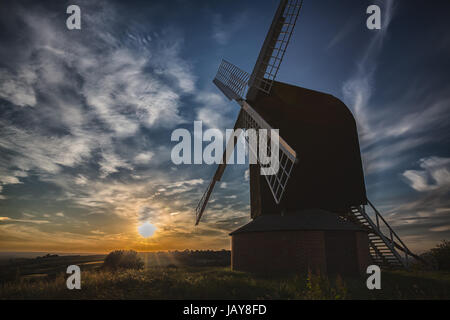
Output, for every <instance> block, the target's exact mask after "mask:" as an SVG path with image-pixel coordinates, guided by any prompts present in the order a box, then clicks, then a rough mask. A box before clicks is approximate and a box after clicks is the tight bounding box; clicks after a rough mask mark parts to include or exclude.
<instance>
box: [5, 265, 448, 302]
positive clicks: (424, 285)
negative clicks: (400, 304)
mask: <svg viewBox="0 0 450 320" xmlns="http://www.w3.org/2000/svg"><path fill="white" fill-rule="evenodd" d="M65 276H66V275H65V274H64V273H60V274H58V275H57V276H56V278H54V279H46V280H43V279H39V278H37V279H33V280H32V281H29V280H26V279H23V278H22V279H21V280H18V281H15V282H9V283H4V284H2V285H0V299H450V273H442V272H439V273H437V272H419V271H416V272H406V271H401V272H400V271H396V272H386V271H384V272H383V273H382V278H381V285H382V290H368V289H367V287H366V284H365V283H366V278H365V277H361V278H346V279H342V278H340V277H336V278H332V279H327V278H325V277H321V276H317V275H291V276H279V277H273V276H270V277H269V276H263V275H259V276H258V275H252V274H248V273H243V272H235V271H231V270H230V269H229V268H211V267H204V268H201V267H196V268H193V267H191V268H189V267H181V268H168V267H150V268H147V269H144V270H122V271H118V272H106V271H101V270H93V269H90V270H83V267H82V278H81V290H68V289H67V288H66V283H65V281H66V280H65Z"/></svg>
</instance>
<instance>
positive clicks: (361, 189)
mask: <svg viewBox="0 0 450 320" xmlns="http://www.w3.org/2000/svg"><path fill="white" fill-rule="evenodd" d="M302 2H303V1H301V0H282V1H280V4H279V6H278V9H277V11H276V13H275V17H274V19H273V21H272V24H271V26H270V29H269V31H268V34H267V36H266V38H265V40H264V43H263V46H262V49H261V52H260V53H259V56H258V58H257V61H256V64H255V67H254V70H253V72H252V73H251V74H248V73H247V72H245V71H243V70H241V69H239V68H238V67H236V66H235V65H233V64H231V63H229V62H227V61H225V60H223V61H222V63H221V64H220V66H219V70H218V72H217V75H216V77H215V79H214V80H213V82H214V84H215V85H216V86H217V87H218V88H219V89H220V91H222V93H223V94H224V95H225V96H226V97H227V98H228V99H230V100H234V101H236V102H237V103H238V104H239V106H240V107H241V110H240V113H239V115H238V118H237V120H236V123H235V129H238V128H240V129H244V130H249V129H255V130H258V129H266V130H270V129H278V133H279V135H277V136H276V138H277V140H278V141H279V144H278V146H279V158H278V160H279V161H278V163H279V170H278V171H277V172H276V173H274V174H265V175H262V174H261V170H262V169H264V168H265V167H266V164H262V163H261V162H257V163H255V164H250V165H249V167H250V211H251V212H250V215H251V218H252V221H251V222H249V223H248V224H246V225H244V226H242V227H241V228H239V229H237V230H235V231H233V232H232V233H231V236H232V239H231V247H232V268H233V269H235V270H246V271H266V272H267V271H269V272H270V271H298V270H308V269H309V270H320V271H321V272H325V273H340V274H348V273H362V272H365V270H366V267H367V265H369V264H371V263H376V264H378V265H380V266H382V267H386V268H396V267H405V266H406V265H407V263H408V260H407V259H408V256H415V255H413V254H412V253H411V252H410V250H409V249H408V248H407V247H406V246H405V244H404V243H403V242H402V241H401V239H400V238H399V237H398V236H397V234H396V233H395V232H394V231H393V229H392V228H391V227H390V226H389V225H388V224H387V222H386V221H385V220H384V219H383V217H382V216H381V215H380V214H379V212H378V211H377V210H376V209H375V207H373V205H372V204H371V203H370V202H369V201H368V200H367V197H366V189H365V184H364V173H363V168H362V162H361V154H360V148H359V141H358V133H357V128H356V122H355V119H354V118H353V115H352V113H351V112H350V110H349V109H348V108H347V107H346V106H345V104H344V103H342V102H341V101H340V100H339V99H337V98H335V97H333V96H332V95H329V94H326V93H322V92H318V91H313V90H309V89H305V88H301V87H297V86H293V85H289V84H285V83H281V82H278V81H275V78H276V76H277V73H278V70H279V68H280V65H281V62H282V61H283V57H284V55H285V52H286V49H287V46H288V44H289V41H290V39H291V36H292V34H293V30H294V27H295V24H296V22H297V18H298V15H299V13H300V9H301V7H302ZM273 138H275V136H274V135H269V138H268V141H267V145H266V146H265V147H267V148H270V147H271V142H272V139H273ZM247 139H248V136H247ZM235 143H236V139H235V137H232V138H231V139H230V140H229V141H228V143H227V146H226V150H225V152H224V155H223V158H222V159H223V161H222V163H221V164H219V165H218V168H217V170H216V173H215V174H214V176H213V179H212V180H211V182H210V184H209V185H208V188H207V190H206V191H205V193H204V194H203V197H202V198H201V200H200V202H199V204H198V206H197V208H196V224H198V223H199V222H200V219H201V218H202V216H203V213H204V212H205V209H206V206H207V203H208V200H209V198H210V195H211V193H212V191H213V189H214V186H215V184H216V182H217V181H220V180H221V178H222V175H223V174H224V171H225V168H226V166H227V161H228V158H229V156H230V154H231V152H230V150H232V149H234V145H235ZM249 149H250V150H249V152H250V153H253V154H254V156H255V157H256V158H257V159H258V160H259V157H258V152H257V150H252V149H251V148H249ZM270 152H271V150H270V149H269V153H270ZM366 208H367V209H369V210H371V211H373V212H372V213H371V214H370V213H369V210H367V211H366ZM403 255H404V256H403Z"/></svg>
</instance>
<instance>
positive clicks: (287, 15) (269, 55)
mask: <svg viewBox="0 0 450 320" xmlns="http://www.w3.org/2000/svg"><path fill="white" fill-rule="evenodd" d="M302 4H303V0H282V1H281V2H280V5H279V6H278V9H277V12H276V13H275V17H274V18H273V21H272V25H271V26H270V29H269V32H268V33H267V36H266V39H265V40H264V43H263V46H262V48H261V51H260V53H259V56H258V59H257V60H256V64H255V67H254V68H253V72H252V75H251V77H250V82H249V84H250V87H256V88H258V89H259V90H261V91H263V92H265V93H270V90H271V88H272V85H273V82H274V80H275V78H276V76H277V74H278V70H279V69H280V65H281V62H282V61H283V58H284V54H285V52H286V49H287V46H288V44H289V41H290V39H291V36H292V32H293V31H294V27H295V23H296V22H297V18H298V15H299V13H300V9H301V7H302Z"/></svg>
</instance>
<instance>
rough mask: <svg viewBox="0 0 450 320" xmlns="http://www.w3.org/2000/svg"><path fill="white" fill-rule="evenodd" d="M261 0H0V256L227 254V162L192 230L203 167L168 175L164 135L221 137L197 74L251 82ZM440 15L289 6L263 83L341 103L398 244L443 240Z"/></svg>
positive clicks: (242, 213) (357, 5)
mask: <svg viewBox="0 0 450 320" xmlns="http://www.w3.org/2000/svg"><path fill="white" fill-rule="evenodd" d="M374 3H377V4H379V5H380V7H381V10H382V24H383V28H382V30H379V31H374V30H368V29H367V28H366V19H367V17H368V15H367V14H366V13H365V12H366V8H367V6H368V5H370V4H374ZM69 4H78V5H79V6H80V7H81V21H82V22H81V23H82V29H81V30H68V29H67V28H66V19H67V17H68V15H67V14H66V8H67V6H68V5H69ZM277 5H278V0H270V1H269V0H265V1H254V0H227V1H212V0H195V1H194V0H191V1H187V0H171V1H120V2H119V1H97V0H96V1H70V2H65V1H11V0H6V1H5V0H2V1H1V4H0V9H1V10H0V251H48V252H108V251H111V250H113V249H119V248H120V249H121V248H126V249H135V250H139V251H155V250H175V249H178V250H184V249H186V248H188V249H222V248H226V249H228V248H229V236H228V233H229V232H230V231H232V230H234V229H236V228H237V227H239V226H241V225H243V224H244V223H246V222H248V221H249V208H250V207H249V187H248V175H247V174H246V170H247V167H246V166H245V165H234V166H228V168H227V170H226V172H225V175H224V177H223V181H222V183H220V184H219V185H218V186H217V189H216V190H215V192H214V194H213V196H212V198H211V201H210V202H209V206H208V209H207V211H206V213H205V215H204V219H203V221H202V223H201V224H200V225H199V226H197V227H195V226H194V217H195V214H194V209H195V207H196V205H197V202H198V201H199V199H200V197H201V195H202V194H203V192H204V190H205V189H206V187H207V185H208V183H209V180H210V179H211V177H212V175H213V173H214V171H215V166H207V165H180V166H176V165H174V164H173V163H172V162H171V158H170V152H171V149H172V147H173V146H174V145H175V144H176V143H174V142H171V140H170V136H171V133H172V131H173V130H175V129H177V128H187V129H189V130H190V131H192V130H193V121H194V120H202V121H203V125H204V127H205V128H219V129H221V130H224V129H225V128H232V127H233V124H234V119H235V118H236V115H237V113H238V111H239V108H238V105H237V104H233V103H232V102H229V101H228V100H226V99H224V97H223V96H222V94H221V93H220V92H219V90H218V89H217V88H216V87H215V86H214V85H213V84H212V82H211V81H212V79H213V78H214V76H215V73H216V71H217V67H218V65H219V63H220V61H221V59H222V58H225V59H227V60H228V61H231V62H233V63H234V64H236V65H238V66H239V67H241V68H242V69H244V70H246V71H248V72H251V70H252V68H253V65H254V63H255V61H256V58H257V55H258V52H259V50H260V47H261V45H262V42H263V40H264V37H265V35H266V32H267V29H268V27H269V25H270V23H271V20H272V17H273V14H274V12H275V9H276V7H277ZM449 7H450V4H449V2H448V1H446V0H445V1H444V0H443V1H439V0H434V1H382V2H377V1H375V0H374V1H357V0H352V1H351V0H341V1H333V0H320V1H318V0H306V1H305V2H304V6H303V9H302V12H301V14H300V17H299V21H298V24H297V26H296V29H295V31H294V35H293V37H292V41H291V44H290V46H289V49H288V51H287V54H286V57H285V60H284V61H283V64H282V65H281V69H280V72H279V75H278V78H277V80H279V81H282V82H287V83H291V84H294V85H298V86H302V87H306V88H309V89H314V90H319V91H324V92H327V93H330V94H333V95H334V96H336V97H338V98H340V99H341V100H343V101H344V102H345V103H346V104H347V105H348V106H349V108H350V109H351V110H352V112H353V114H354V116H355V118H356V119H357V122H358V129H359V135H360V144H361V149H362V153H363V165H364V171H365V175H366V187H367V191H368V197H369V199H370V200H371V201H372V202H373V203H374V204H375V205H376V206H377V208H378V209H379V210H380V211H381V212H382V213H383V215H384V217H385V218H386V220H388V221H389V222H390V223H391V225H392V226H393V227H394V229H395V230H396V231H397V232H398V234H399V235H400V236H401V238H402V239H403V240H404V242H405V243H406V244H407V245H408V246H409V247H410V249H412V250H416V251H421V250H424V249H427V248H429V247H432V246H434V245H435V244H436V243H437V242H439V241H440V240H443V239H450V148H449V142H450V135H449V132H450V131H449V127H450V123H449V120H448V119H449V116H448V115H449V113H450V82H449V76H448V70H450V59H449V57H450V32H448V31H449V30H450V22H449V21H450V19H449V17H448V13H449V12H450V11H449ZM281 134H282V133H281ZM299 153H301V150H299ZM144 223H149V224H151V225H153V226H155V227H156V231H155V233H154V234H153V236H151V237H149V238H143V237H142V236H141V235H140V234H139V233H138V227H139V226H141V225H143V224H144ZM146 225H147V226H148V224H146Z"/></svg>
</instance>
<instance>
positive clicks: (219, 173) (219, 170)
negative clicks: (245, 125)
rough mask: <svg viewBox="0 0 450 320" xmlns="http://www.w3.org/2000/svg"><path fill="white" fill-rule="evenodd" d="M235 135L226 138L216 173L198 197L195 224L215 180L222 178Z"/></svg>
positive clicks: (237, 121)
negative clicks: (199, 197) (226, 141)
mask: <svg viewBox="0 0 450 320" xmlns="http://www.w3.org/2000/svg"><path fill="white" fill-rule="evenodd" d="M242 113H243V111H242V110H241V112H240V113H239V115H238V118H237V120H236V123H235V125H234V129H235V130H236V129H237V128H239V125H240V123H241V119H242ZM235 145H236V144H235V137H233V136H232V137H230V139H229V140H228V143H227V146H226V149H225V151H224V153H223V156H222V163H221V164H219V165H218V166H217V170H216V173H215V174H214V176H213V178H212V180H211V182H210V183H209V185H208V188H207V189H206V191H205V193H204V194H203V196H202V198H201V199H200V201H199V203H198V205H197V208H196V209H195V225H198V223H199V222H200V219H201V218H202V216H203V212H204V211H205V209H206V205H207V204H208V200H209V197H210V196H211V193H212V191H213V190H214V186H215V185H216V182H217V181H220V179H222V175H223V173H224V171H225V168H226V166H227V163H228V160H229V157H230V156H231V154H232V152H231V150H232V149H234V146H235Z"/></svg>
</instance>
